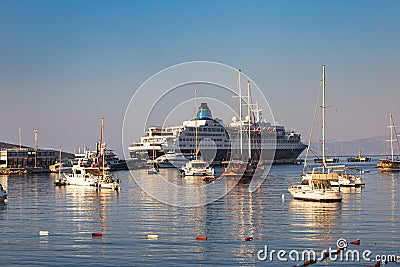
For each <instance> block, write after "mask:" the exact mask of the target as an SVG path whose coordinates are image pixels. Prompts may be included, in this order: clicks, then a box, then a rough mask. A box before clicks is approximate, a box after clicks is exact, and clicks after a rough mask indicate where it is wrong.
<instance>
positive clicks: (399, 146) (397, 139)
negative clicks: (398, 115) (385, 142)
mask: <svg viewBox="0 0 400 267" xmlns="http://www.w3.org/2000/svg"><path fill="white" fill-rule="evenodd" d="M392 122H393V126H394V125H396V124H395V123H394V120H393V116H392ZM393 129H394V134H395V135H396V142H397V147H398V148H399V151H400V144H399V138H398V136H397V131H396V126H394V127H393Z"/></svg>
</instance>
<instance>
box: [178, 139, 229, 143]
mask: <svg viewBox="0 0 400 267" xmlns="http://www.w3.org/2000/svg"><path fill="white" fill-rule="evenodd" d="M179 141H180V142H182V141H192V142H194V141H195V138H179ZM199 141H202V140H199ZM204 141H214V142H218V141H220V142H222V139H210V140H204ZM225 142H229V141H228V140H225Z"/></svg>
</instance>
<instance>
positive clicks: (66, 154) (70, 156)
mask: <svg viewBox="0 0 400 267" xmlns="http://www.w3.org/2000/svg"><path fill="white" fill-rule="evenodd" d="M21 147H22V148H31V147H28V146H21ZM4 148H19V145H16V144H10V143H5V142H0V149H4ZM54 151H55V153H54V154H55V157H56V158H59V157H60V156H59V153H60V152H59V151H58V150H54ZM62 158H63V159H65V158H68V159H73V158H75V155H74V154H72V153H69V152H62Z"/></svg>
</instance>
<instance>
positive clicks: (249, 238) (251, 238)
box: [244, 236, 253, 241]
mask: <svg viewBox="0 0 400 267" xmlns="http://www.w3.org/2000/svg"><path fill="white" fill-rule="evenodd" d="M244 241H253V237H252V236H248V237H245V238H244Z"/></svg>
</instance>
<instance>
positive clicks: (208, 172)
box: [182, 159, 214, 176]
mask: <svg viewBox="0 0 400 267" xmlns="http://www.w3.org/2000/svg"><path fill="white" fill-rule="evenodd" d="M182 170H183V174H184V175H185V176H197V175H199V176H201V175H203V176H214V169H213V168H212V167H209V166H208V163H207V162H205V161H204V160H201V159H195V160H191V161H189V162H188V163H186V164H185V166H184V167H183V169H182Z"/></svg>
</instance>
